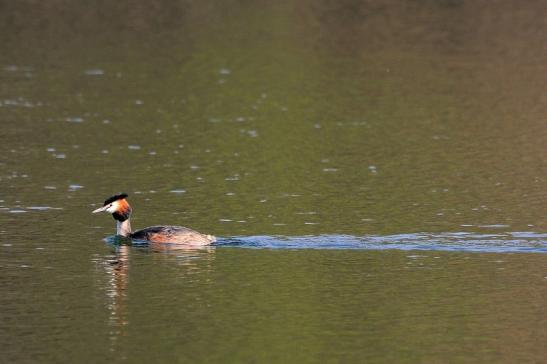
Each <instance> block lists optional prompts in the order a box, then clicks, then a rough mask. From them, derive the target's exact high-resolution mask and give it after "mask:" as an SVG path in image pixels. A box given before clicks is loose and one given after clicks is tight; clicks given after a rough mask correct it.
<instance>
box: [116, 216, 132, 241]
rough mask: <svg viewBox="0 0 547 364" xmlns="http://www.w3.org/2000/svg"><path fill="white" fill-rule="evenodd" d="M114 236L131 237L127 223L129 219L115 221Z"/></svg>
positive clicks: (129, 225) (128, 223)
mask: <svg viewBox="0 0 547 364" xmlns="http://www.w3.org/2000/svg"><path fill="white" fill-rule="evenodd" d="M116 234H117V235H121V236H124V237H128V236H129V235H131V223H130V222H129V219H126V220H124V221H116Z"/></svg>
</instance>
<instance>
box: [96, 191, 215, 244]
mask: <svg viewBox="0 0 547 364" xmlns="http://www.w3.org/2000/svg"><path fill="white" fill-rule="evenodd" d="M127 197H128V195H127V194H126V193H121V194H119V195H114V196H112V197H109V198H107V199H106V200H105V202H104V204H103V207H99V208H98V209H96V210H93V212H92V213H93V214H96V213H99V212H108V213H110V214H112V217H113V218H114V220H116V234H117V235H121V236H124V237H128V238H131V239H135V240H145V241H149V242H152V243H174V244H188V245H210V244H212V243H214V242H215V241H216V239H215V237H214V236H212V235H205V234H201V233H198V232H197V231H194V230H192V229H188V228H185V227H182V226H161V225H160V226H150V227H147V228H144V229H142V230H137V231H135V232H132V231H131V223H130V218H131V212H132V209H131V206H130V205H129V203H128V202H127V200H126V199H127Z"/></svg>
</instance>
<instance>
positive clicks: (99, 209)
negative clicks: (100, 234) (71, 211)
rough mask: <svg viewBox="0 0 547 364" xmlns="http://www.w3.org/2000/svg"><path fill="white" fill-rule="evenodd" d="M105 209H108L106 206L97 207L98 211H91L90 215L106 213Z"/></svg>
mask: <svg viewBox="0 0 547 364" xmlns="http://www.w3.org/2000/svg"><path fill="white" fill-rule="evenodd" d="M107 208H108V205H106V206H103V207H99V208H98V209H96V210H93V211H92V212H91V213H92V214H96V213H99V212H103V211H106V209H107Z"/></svg>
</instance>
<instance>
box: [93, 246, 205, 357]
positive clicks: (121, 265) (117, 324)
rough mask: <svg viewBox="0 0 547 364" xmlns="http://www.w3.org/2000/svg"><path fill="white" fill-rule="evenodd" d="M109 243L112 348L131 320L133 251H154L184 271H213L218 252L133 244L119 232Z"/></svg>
mask: <svg viewBox="0 0 547 364" xmlns="http://www.w3.org/2000/svg"><path fill="white" fill-rule="evenodd" d="M108 244H109V245H110V246H112V248H113V249H114V254H113V255H111V254H109V255H107V256H105V257H104V258H103V260H102V265H103V267H104V271H105V272H106V277H107V282H106V295H107V300H108V301H107V307H108V310H109V326H110V327H111V331H110V339H111V344H112V347H111V350H112V351H115V350H116V343H117V342H118V341H119V339H120V338H122V337H124V336H126V327H127V325H128V324H129V318H128V314H127V298H128V293H127V288H128V283H129V275H130V263H131V254H132V252H139V253H151V254H150V256H151V257H153V258H154V259H153V260H154V264H158V262H157V261H158V260H159V261H160V262H169V264H172V263H175V264H177V265H179V266H183V267H184V268H185V269H184V270H183V272H182V273H184V275H186V274H192V275H193V274H195V273H207V272H210V271H211V269H212V262H213V259H214V253H215V247H214V246H203V247H195V246H188V245H184V244H166V243H158V244H155V243H143V244H134V243H132V242H131V241H130V240H128V239H125V238H123V237H119V236H116V237H113V238H111V239H110V240H108ZM157 258H159V259H157Z"/></svg>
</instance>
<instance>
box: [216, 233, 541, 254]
mask: <svg viewBox="0 0 547 364" xmlns="http://www.w3.org/2000/svg"><path fill="white" fill-rule="evenodd" d="M217 245H218V246H227V247H238V248H255V249H361V250H385V249H398V250H444V251H465V252H492V253H511V252H527V253H530V252H533V253H547V233H535V232H506V233H497V234H478V233H470V232H449V233H439V234H432V233H414V234H396V235H385V236H381V235H366V236H352V235H319V236H233V237H226V238H220V239H219V240H218V242H217Z"/></svg>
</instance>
